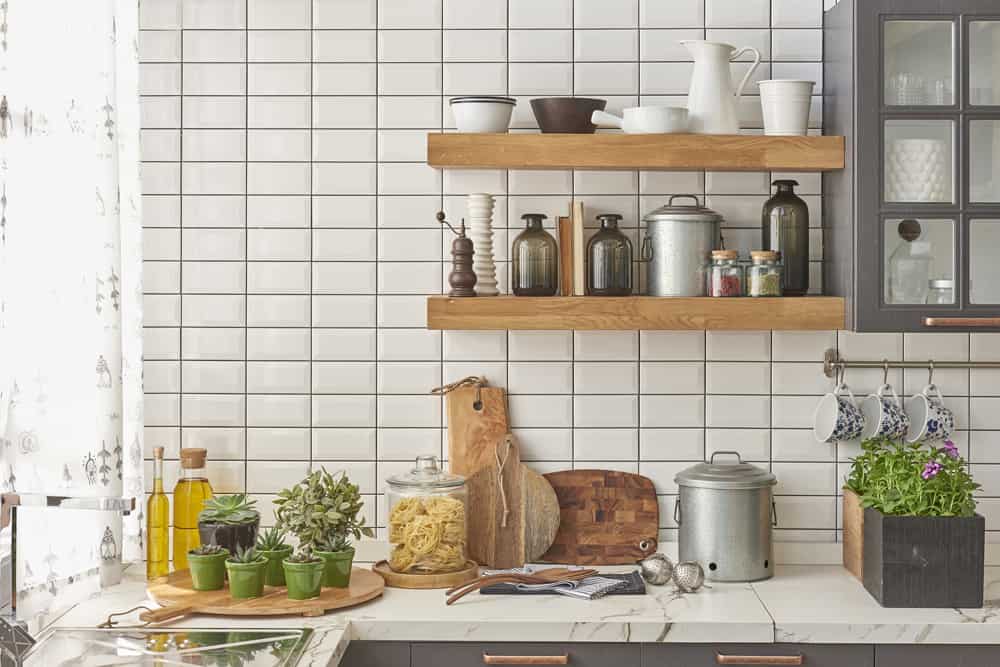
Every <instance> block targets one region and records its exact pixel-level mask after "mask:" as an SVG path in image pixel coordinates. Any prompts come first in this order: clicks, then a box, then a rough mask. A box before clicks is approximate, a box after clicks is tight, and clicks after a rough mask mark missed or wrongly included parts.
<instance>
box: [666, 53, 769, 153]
mask: <svg viewBox="0 0 1000 667" xmlns="http://www.w3.org/2000/svg"><path fill="white" fill-rule="evenodd" d="M681 44H683V45H684V46H685V48H687V50H688V51H689V52H690V53H691V55H692V56H693V57H694V74H693V75H692V76H691V91H690V92H689V93H688V118H689V124H690V127H691V132H694V133H695V134H737V133H738V132H739V130H740V119H739V114H738V111H737V106H736V102H737V100H738V99H739V98H740V96H741V95H742V94H743V88H745V87H746V85H747V81H749V80H750V77H751V76H753V73H754V70H756V69H757V66H758V65H760V52H759V51H758V50H757V49H755V48H753V47H752V46H745V47H743V48H741V49H737V48H736V47H735V46H732V45H730V44H723V43H722V42H707V41H705V40H701V39H685V40H682V41H681ZM747 52H749V53H752V54H753V65H751V66H750V70H749V71H748V72H747V73H746V76H744V77H743V80H742V81H740V85H739V87H738V88H737V89H736V92H735V93H734V92H733V79H732V76H731V75H730V69H729V63H730V62H732V61H733V60H734V59H735V58H739V57H740V56H741V55H743V54H744V53H747Z"/></svg>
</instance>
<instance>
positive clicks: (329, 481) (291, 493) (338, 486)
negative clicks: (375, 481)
mask: <svg viewBox="0 0 1000 667" xmlns="http://www.w3.org/2000/svg"><path fill="white" fill-rule="evenodd" d="M274 504H275V506H276V507H277V509H276V510H275V517H276V518H277V527H278V528H280V529H281V530H287V531H288V532H290V533H292V534H293V535H295V536H296V537H297V538H298V540H299V544H301V545H302V546H303V547H309V548H310V549H312V550H323V549H325V548H326V547H329V546H332V545H334V544H342V543H344V542H347V538H348V536H352V537H354V539H360V538H361V536H362V535H365V536H367V537H374V535H375V533H374V532H373V531H372V529H371V528H368V527H366V526H365V519H364V517H359V516H358V515H359V514H360V513H361V508H362V506H363V503H362V501H361V493H360V491H359V490H358V485H357V484H353V483H352V482H351V480H350V479H349V478H348V477H347V475H346V474H345V473H343V472H341V473H338V474H337V475H331V474H330V473H328V472H327V471H326V468H320V469H319V470H314V471H312V472H311V473H310V474H309V475H308V476H307V477H306V478H305V479H303V480H302V481H301V482H299V483H298V484H296V485H295V486H293V487H292V488H290V489H283V490H282V491H281V492H280V493H278V498H277V499H276V500H275V501H274ZM337 536H339V537H337ZM335 540H336V542H335ZM347 543H348V544H349V542H347Z"/></svg>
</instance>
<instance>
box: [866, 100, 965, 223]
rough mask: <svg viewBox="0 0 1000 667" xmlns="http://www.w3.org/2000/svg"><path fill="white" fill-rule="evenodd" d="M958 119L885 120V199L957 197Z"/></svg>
mask: <svg viewBox="0 0 1000 667" xmlns="http://www.w3.org/2000/svg"><path fill="white" fill-rule="evenodd" d="M954 136H955V123H954V122H952V121H950V120H938V119H927V120H924V119H920V120H917V119H890V120H886V121H885V129H884V137H885V138H884V143H885V155H884V159H883V164H884V169H885V173H884V175H883V181H884V183H885V201H887V202H905V203H935V204H941V203H952V202H954V201H955V140H954Z"/></svg>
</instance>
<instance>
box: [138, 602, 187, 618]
mask: <svg viewBox="0 0 1000 667" xmlns="http://www.w3.org/2000/svg"><path fill="white" fill-rule="evenodd" d="M192 612H194V606H192V605H187V604H172V605H168V606H166V607H160V608H159V609H154V610H152V611H143V612H139V620H140V621H142V622H144V623H163V622H164V621H173V620H176V619H178V618H183V617H184V616H187V615H188V614H191V613H192Z"/></svg>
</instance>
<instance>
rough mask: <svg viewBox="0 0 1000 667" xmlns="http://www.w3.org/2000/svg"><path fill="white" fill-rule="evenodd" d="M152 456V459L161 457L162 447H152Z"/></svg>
mask: <svg viewBox="0 0 1000 667" xmlns="http://www.w3.org/2000/svg"><path fill="white" fill-rule="evenodd" d="M153 458H154V459H162V458H163V447H153Z"/></svg>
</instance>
